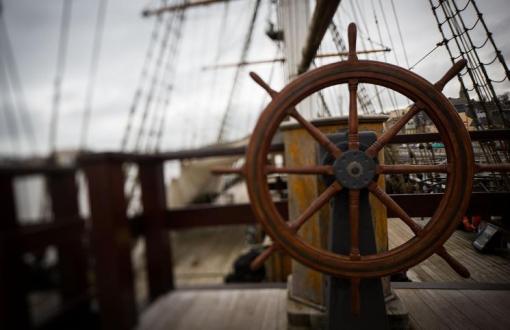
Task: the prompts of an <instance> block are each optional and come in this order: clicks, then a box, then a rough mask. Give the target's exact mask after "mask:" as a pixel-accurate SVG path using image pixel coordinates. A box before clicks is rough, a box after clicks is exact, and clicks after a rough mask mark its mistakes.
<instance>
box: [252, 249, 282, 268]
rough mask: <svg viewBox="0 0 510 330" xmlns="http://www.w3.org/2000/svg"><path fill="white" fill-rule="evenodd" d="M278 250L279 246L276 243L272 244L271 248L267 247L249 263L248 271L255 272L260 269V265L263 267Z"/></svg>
mask: <svg viewBox="0 0 510 330" xmlns="http://www.w3.org/2000/svg"><path fill="white" fill-rule="evenodd" d="M279 249H280V246H279V245H278V244H276V243H273V244H272V245H271V246H269V247H268V248H267V249H265V250H264V251H262V253H261V254H259V255H258V256H257V257H256V258H255V259H253V261H252V262H251V263H250V269H251V270H257V269H259V268H260V267H262V265H264V263H265V262H266V260H267V259H268V258H269V257H270V256H271V255H272V254H273V253H274V252H276V251H277V250H279Z"/></svg>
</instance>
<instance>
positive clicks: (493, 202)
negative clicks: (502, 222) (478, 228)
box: [388, 192, 510, 218]
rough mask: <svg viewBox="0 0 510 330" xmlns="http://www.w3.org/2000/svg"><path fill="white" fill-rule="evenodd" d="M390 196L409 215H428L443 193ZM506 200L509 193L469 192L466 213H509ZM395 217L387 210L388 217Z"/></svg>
mask: <svg viewBox="0 0 510 330" xmlns="http://www.w3.org/2000/svg"><path fill="white" fill-rule="evenodd" d="M390 196H391V198H393V199H394V200H395V202H397V204H399V205H400V206H401V207H402V208H403V209H404V211H406V212H407V214H409V216H411V217H430V216H432V214H434V212H435V211H436V209H437V206H438V205H439V202H440V201H441V199H442V198H443V194H392V195H390ZM508 201H510V193H508V192H503V193H479V192H474V193H472V194H471V200H470V202H469V206H468V209H467V211H466V215H481V216H491V215H509V214H510V209H509V208H508ZM392 217H396V215H395V214H393V213H392V212H391V211H389V210H388V218H392Z"/></svg>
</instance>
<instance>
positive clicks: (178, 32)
mask: <svg viewBox="0 0 510 330" xmlns="http://www.w3.org/2000/svg"><path fill="white" fill-rule="evenodd" d="M185 13H186V12H185V11H184V10H182V11H180V12H179V13H178V14H177V15H178V21H177V26H176V27H175V34H174V40H173V42H172V46H171V49H170V53H171V61H168V62H167V69H166V71H167V73H166V74H165V76H166V77H168V79H167V84H166V90H165V98H164V100H163V105H162V109H161V118H160V120H159V126H158V128H157V131H156V132H155V142H154V145H153V151H155V152H157V151H160V150H161V143H162V141H163V136H164V128H165V122H166V115H167V112H168V108H169V106H170V100H171V96H172V91H173V85H174V81H175V58H176V56H177V50H178V49H179V45H180V41H181V38H182V26H183V24H184V21H185V18H186V16H185ZM171 64H173V65H171Z"/></svg>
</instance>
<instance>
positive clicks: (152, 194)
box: [140, 162, 174, 301]
mask: <svg viewBox="0 0 510 330" xmlns="http://www.w3.org/2000/svg"><path fill="white" fill-rule="evenodd" d="M140 183H141V188H142V203H143V211H144V219H145V223H144V226H143V230H144V236H145V258H146V265H147V273H148V280H149V297H150V300H151V301H153V300H155V299H156V298H157V297H159V296H160V295H162V294H165V293H167V292H168V291H170V290H172V289H173V287H174V283H173V269H172V268H173V267H172V255H171V251H170V236H169V235H168V232H167V230H166V226H165V222H166V194H165V180H164V174H163V164H162V163H161V162H160V163H144V164H141V165H140Z"/></svg>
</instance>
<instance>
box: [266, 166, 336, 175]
mask: <svg viewBox="0 0 510 330" xmlns="http://www.w3.org/2000/svg"><path fill="white" fill-rule="evenodd" d="M266 173H267V174H270V173H282V174H322V175H333V174H334V170H333V166H330V165H313V166H302V167H275V166H266Z"/></svg>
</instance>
